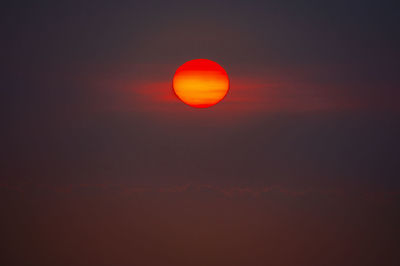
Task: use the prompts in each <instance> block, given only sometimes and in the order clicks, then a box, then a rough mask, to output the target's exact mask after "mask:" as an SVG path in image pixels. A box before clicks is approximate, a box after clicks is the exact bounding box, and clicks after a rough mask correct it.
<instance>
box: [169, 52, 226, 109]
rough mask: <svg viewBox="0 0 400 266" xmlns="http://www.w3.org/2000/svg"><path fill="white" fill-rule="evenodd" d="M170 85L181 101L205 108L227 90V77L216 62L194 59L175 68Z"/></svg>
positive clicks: (222, 95)
mask: <svg viewBox="0 0 400 266" xmlns="http://www.w3.org/2000/svg"><path fill="white" fill-rule="evenodd" d="M172 86H173V88H174V92H175V94H176V96H178V98H179V99H180V100H181V101H182V102H184V103H186V104H188V105H190V106H193V107H197V108H206V107H210V106H212V105H214V104H216V103H218V102H219V101H221V100H222V99H223V98H224V97H225V95H226V94H227V93H228V90H229V78H228V74H227V73H226V71H225V70H224V69H223V68H222V67H221V66H220V65H218V64H217V63H215V62H213V61H211V60H207V59H195V60H191V61H188V62H186V63H185V64H183V65H182V66H180V67H179V68H178V69H177V70H176V72H175V75H174V79H173V81H172Z"/></svg>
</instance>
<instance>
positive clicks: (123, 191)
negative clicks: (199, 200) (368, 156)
mask: <svg viewBox="0 0 400 266" xmlns="http://www.w3.org/2000/svg"><path fill="white" fill-rule="evenodd" d="M0 190H5V191H10V192H15V193H29V192H41V193H56V194H64V195H69V194H73V193H85V192H87V191H88V190H90V191H95V192H111V193H116V194H119V195H124V196H132V195H145V194H158V195H168V194H181V195H184V194H187V193H189V194H195V193H200V194H203V195H206V194H208V193H213V194H214V195H220V196H224V197H226V198H230V199H232V198H243V197H246V198H248V197H250V198H255V199H261V198H262V197H268V196H279V197H287V198H307V197H310V196H318V197H325V198H326V197H328V198H347V199H350V198H351V199H358V200H363V201H368V202H374V203H390V202H392V201H394V200H398V199H399V198H400V190H399V189H392V190H366V189H365V190H362V191H360V190H355V189H351V188H346V187H343V188H321V187H308V188H295V187H289V186H281V185H273V186H216V185H210V184H183V185H172V186H135V185H130V184H113V183H97V184H96V183H80V184H63V185H57V184H50V183H46V184H45V183H33V182H21V183H8V182H2V183H0Z"/></svg>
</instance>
